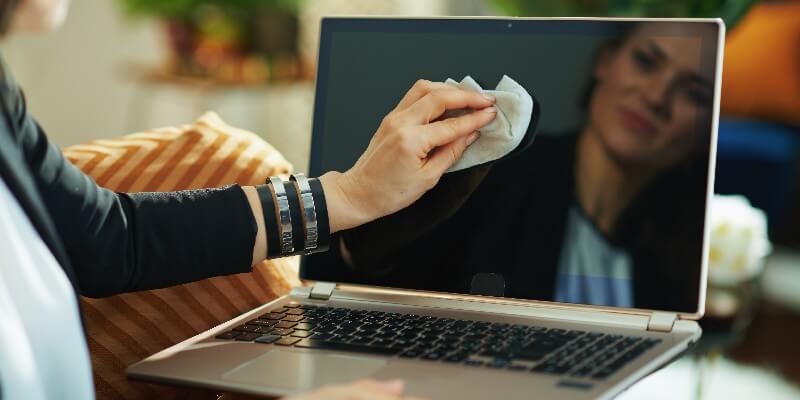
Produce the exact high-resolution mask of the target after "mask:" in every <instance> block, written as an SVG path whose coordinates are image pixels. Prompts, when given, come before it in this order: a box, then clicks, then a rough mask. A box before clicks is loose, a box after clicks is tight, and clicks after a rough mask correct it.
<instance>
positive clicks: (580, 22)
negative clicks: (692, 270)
mask: <svg viewBox="0 0 800 400" xmlns="http://www.w3.org/2000/svg"><path fill="white" fill-rule="evenodd" d="M607 22H616V23H619V22H630V23H637V22H684V23H698V24H710V25H714V26H715V27H716V28H717V34H718V35H717V42H716V47H717V51H716V65H715V71H714V95H713V100H712V101H713V106H712V110H713V111H712V121H711V132H710V143H709V165H708V182H707V186H706V212H705V221H704V227H703V246H702V260H701V268H700V276H699V277H698V279H699V280H700V282H699V285H698V288H699V293H698V296H697V299H698V302H697V306H696V308H695V310H694V311H693V312H676V311H675V310H657V309H645V308H625V307H609V306H597V305H592V304H579V303H561V302H555V301H547V300H531V299H520V298H511V297H487V296H477V295H470V294H463V293H449V292H430V291H422V290H417V289H409V288H393V287H386V286H377V285H376V286H369V285H359V284H352V283H348V282H341V284H342V285H344V286H352V287H358V288H361V289H365V288H369V287H374V288H379V289H381V290H386V289H388V290H391V291H402V292H410V293H414V294H415V295H420V296H431V297H446V298H462V299H470V300H478V301H480V299H488V300H490V301H492V302H497V301H501V302H502V301H505V302H508V303H513V304H521V303H523V304H539V305H551V306H552V305H557V306H559V307H567V308H577V309H593V310H601V311H607V312H616V313H629V314H630V313H633V314H644V315H649V314H651V313H652V312H653V311H661V312H670V313H675V314H677V315H678V316H679V317H680V318H682V319H691V320H697V319H700V318H701V317H702V316H703V314H704V312H705V298H706V282H707V279H708V247H709V236H710V229H709V214H710V213H709V206H710V204H711V199H712V197H713V192H714V172H715V164H716V162H715V160H716V151H717V129H718V125H719V103H720V91H721V80H722V79H721V77H722V59H723V48H724V43H725V24H724V22H723V21H722V20H721V19H718V18H691V19H682V18H588V17H587V18H578V17H576V18H572V17H564V18H536V17H419V18H398V17H395V16H385V17H382V16H377V17H376V16H368V17H362V16H336V17H324V18H322V20H321V22H320V41H319V50H318V58H317V60H318V64H317V74H316V84H315V87H316V92H315V98H314V113H313V121H312V135H311V154H310V162H309V173H310V174H311V176H319V175H321V174H323V173H324V172H326V171H322V170H321V168H322V165H321V162H322V160H321V157H320V156H321V153H322V148H323V140H324V138H323V133H322V126H323V121H324V117H325V109H324V108H325V101H324V100H325V99H326V96H327V93H326V88H327V82H328V71H329V64H328V62H329V60H330V57H329V56H330V52H331V37H332V34H333V33H337V32H395V33H402V32H417V33H418V32H442V33H454V32H464V33H474V34H478V33H481V34H485V33H498V32H503V33H508V32H509V31H513V32H521V33H522V32H524V33H531V32H553V31H557V32H563V31H564V30H568V29H572V32H580V31H582V30H583V31H587V30H592V29H595V30H596V29H597V26H596V25H595V24H597V23H607ZM593 25H594V26H593ZM306 262H307V257H306V256H303V257H302V259H301V262H300V278H301V279H303V280H309V281H314V280H315V279H314V277H313V276H308V275H306V274H305V273H304V270H305V268H304V266H305V264H306ZM337 283H339V282H337Z"/></svg>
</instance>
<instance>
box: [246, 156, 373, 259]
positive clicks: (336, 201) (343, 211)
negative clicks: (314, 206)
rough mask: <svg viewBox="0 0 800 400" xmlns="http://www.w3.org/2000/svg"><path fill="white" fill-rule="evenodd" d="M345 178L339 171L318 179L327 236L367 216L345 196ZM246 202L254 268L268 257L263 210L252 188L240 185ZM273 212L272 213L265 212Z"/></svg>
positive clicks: (365, 220)
mask: <svg viewBox="0 0 800 400" xmlns="http://www.w3.org/2000/svg"><path fill="white" fill-rule="evenodd" d="M345 179H347V178H346V177H345V176H344V174H342V173H339V172H335V171H334V172H328V173H326V174H324V175H322V176H320V177H319V180H320V183H321V184H322V190H323V192H324V195H325V199H326V203H327V215H328V221H329V226H330V233H331V234H333V233H335V232H338V231H341V230H345V229H350V228H353V227H356V226H358V225H361V224H364V223H366V222H368V221H369V217H368V216H367V215H366V214H365V213H364V212H363V208H361V207H359V206H356V205H354V204H353V202H352V200H351V199H350V198H349V197H348V196H347V194H346V193H347V192H346V190H347V189H343V186H346V184H345V183H343V180H345ZM242 190H244V193H245V196H246V197H247V202H248V203H249V205H250V211H251V212H252V213H253V218H254V220H255V223H256V226H257V229H258V232H257V233H256V235H255V243H254V244H253V254H252V257H253V258H252V265H256V264H258V263H259V262H261V261H262V260H264V259H265V258H267V254H269V248H268V245H267V243H268V242H269V241H268V240H267V239H268V235H269V234H270V233H272V234H275V233H276V232H268V231H267V229H266V226H265V224H264V212H265V210H264V207H262V203H261V199H260V198H259V195H258V192H257V191H256V188H255V187H254V186H243V187H242ZM266 211H268V212H274V211H273V210H266Z"/></svg>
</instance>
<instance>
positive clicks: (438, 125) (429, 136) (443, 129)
mask: <svg viewBox="0 0 800 400" xmlns="http://www.w3.org/2000/svg"><path fill="white" fill-rule="evenodd" d="M496 116H497V109H496V108H494V107H486V108H484V109H482V110H478V111H475V112H471V113H469V114H464V115H462V116H460V117H455V118H447V119H445V120H441V121H437V122H433V123H430V124H428V125H426V126H424V127H422V132H421V134H420V137H421V140H422V141H423V142H422V143H423V149H422V150H423V152H424V154H428V152H430V151H431V150H433V149H434V148H436V147H438V146H443V145H445V144H448V143H450V142H452V141H454V140H456V139H458V138H460V137H463V136H465V135H467V134H469V133H470V132H474V131H477V130H478V129H481V128H483V127H484V126H486V125H488V124H489V123H490V122H492V120H494V118H495V117H496Z"/></svg>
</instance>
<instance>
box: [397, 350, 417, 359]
mask: <svg viewBox="0 0 800 400" xmlns="http://www.w3.org/2000/svg"><path fill="white" fill-rule="evenodd" d="M421 355H422V350H419V349H408V350H406V351H404V352H402V353H400V357H404V358H417V357H419V356H421Z"/></svg>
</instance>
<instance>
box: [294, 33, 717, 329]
mask: <svg viewBox="0 0 800 400" xmlns="http://www.w3.org/2000/svg"><path fill="white" fill-rule="evenodd" d="M719 29H720V27H719V26H718V25H717V24H716V23H715V22H673V21H647V22H636V21H619V20H617V21H589V20H583V21H576V20H570V21H568V20H561V21H553V20H548V21H542V20H538V21H537V20H502V19H447V20H437V19H417V20H402V19H356V18H352V19H351V18H332V19H325V20H323V23H322V35H321V42H320V52H319V57H320V58H319V66H318V77H317V97H316V99H315V110H314V127H313V138H312V152H311V166H310V167H311V168H310V171H309V172H310V173H311V174H312V175H319V174H322V173H324V172H325V171H329V170H339V171H344V170H347V169H348V168H349V167H350V166H352V165H353V163H354V162H355V161H356V159H357V158H358V156H359V155H360V154H361V153H362V152H363V151H364V149H366V147H367V144H368V143H369V139H370V137H371V136H372V134H373V133H374V132H375V130H376V128H377V127H378V125H379V124H380V122H381V119H382V118H383V117H384V116H385V115H386V114H387V113H388V112H389V111H391V110H392V108H394V106H395V105H396V104H397V102H398V101H399V99H400V98H401V97H402V96H403V95H404V94H405V92H406V91H407V90H408V89H409V88H410V87H411V86H412V85H413V83H414V82H415V81H417V80H418V79H420V78H424V79H428V80H433V81H444V80H445V79H447V78H453V79H455V80H459V81H460V80H461V79H462V78H464V77H465V76H467V75H469V76H471V77H472V78H474V79H475V80H476V81H477V82H478V83H479V84H480V85H481V86H482V87H484V88H494V86H495V85H496V84H497V82H498V81H499V80H500V79H501V78H502V76H503V75H508V76H509V77H511V78H512V79H514V80H515V81H517V82H518V83H520V84H521V85H522V86H523V87H525V88H526V89H527V90H528V92H529V93H530V94H531V95H532V96H533V97H535V98H536V100H537V101H538V104H539V106H540V109H539V110H538V111H539V117H538V120H537V121H536V124H535V126H536V128H535V129H536V130H537V137H536V140H535V141H534V143H533V145H531V146H530V147H528V148H526V149H525V150H524V151H521V152H518V154H516V155H515V156H514V157H511V158H508V159H504V160H500V161H498V162H496V163H493V164H490V165H486V166H479V167H475V168H471V169H467V170H463V171H459V172H455V173H451V174H446V175H445V176H444V177H443V178H442V179H441V181H440V182H439V184H438V185H437V186H436V187H435V188H434V189H433V190H431V191H430V192H428V193H427V194H425V195H424V196H423V198H422V199H420V200H419V201H418V202H417V203H415V204H413V205H412V206H410V207H409V208H407V209H405V210H402V211H400V212H398V213H396V214H394V215H390V216H387V217H385V218H382V219H380V220H377V221H374V222H372V223H369V224H367V225H364V226H361V227H359V228H355V229H352V230H349V231H344V232H340V233H338V234H336V235H334V238H333V242H332V246H331V247H332V249H331V251H329V252H327V253H321V254H315V255H312V256H309V257H305V259H304V260H303V264H302V267H301V276H302V278H304V279H311V280H322V281H332V282H345V283H355V284H366V285H377V286H384V287H391V288H404V289H418V290H426V291H437V292H449V293H465V294H482V295H491V296H505V297H511V298H518V299H534V300H545V301H558V302H569V303H581V304H594V305H604V306H615V307H635V308H647V309H660V310H671V311H678V312H686V313H694V312H696V311H697V310H698V303H699V292H700V285H701V281H702V279H701V276H702V273H701V271H702V265H703V262H702V261H703V242H704V219H705V211H706V199H707V195H708V185H709V165H710V160H709V155H710V154H713V148H714V143H713V140H714V137H715V135H713V134H712V120H713V114H714V105H715V95H714V93H715V88H716V87H715V85H716V84H717V82H716V75H715V74H716V69H717V65H716V62H717V47H718V43H717V42H718V36H719ZM531 126H534V124H533V123H532V124H531Z"/></svg>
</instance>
